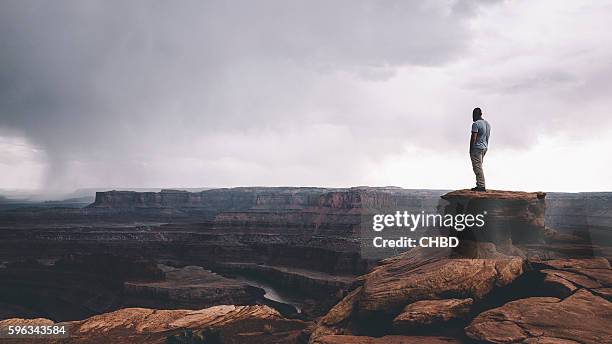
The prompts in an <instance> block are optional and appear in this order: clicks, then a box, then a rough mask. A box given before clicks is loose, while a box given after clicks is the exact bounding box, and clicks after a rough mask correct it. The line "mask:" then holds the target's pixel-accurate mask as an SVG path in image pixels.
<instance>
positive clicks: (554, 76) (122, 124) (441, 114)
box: [0, 0, 612, 189]
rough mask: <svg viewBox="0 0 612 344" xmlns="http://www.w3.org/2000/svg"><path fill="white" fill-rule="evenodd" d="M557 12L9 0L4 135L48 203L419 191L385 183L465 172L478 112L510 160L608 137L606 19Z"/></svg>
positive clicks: (469, 5) (3, 40)
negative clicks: (168, 190)
mask: <svg viewBox="0 0 612 344" xmlns="http://www.w3.org/2000/svg"><path fill="white" fill-rule="evenodd" d="M546 5H547V6H545V7H542V4H534V5H527V4H521V5H514V4H510V3H507V2H498V1H482V2H478V1H425V0H423V1H385V2H378V1H179V2H169V1H128V2H122V1H3V2H2V3H1V4H0V136H1V135H4V136H6V137H17V138H18V139H14V140H13V141H10V142H21V141H19V140H22V139H23V140H25V141H27V142H28V144H30V145H31V147H33V148H32V149H34V150H36V151H37V152H39V153H36V154H34V156H35V157H36V158H37V159H38V158H39V159H40V160H41V166H43V167H44V171H45V173H44V176H45V177H44V180H43V181H42V182H40V186H42V187H44V188H50V189H71V188H76V187H85V186H134V187H138V186H160V187H161V186H229V185H253V184H256V185H338V186H344V185H353V184H375V183H380V182H387V181H388V183H389V184H396V185H404V186H413V187H418V185H414V184H415V183H413V182H410V181H404V180H402V181H394V179H393V178H389V179H388V180H387V179H385V180H381V179H376V178H372V175H373V174H375V173H373V171H372V169H375V168H380V167H381V166H383V165H384V164H385V163H386V161H388V159H396V158H401V157H404V158H410V161H411V163H409V164H408V166H410V165H411V164H412V165H418V164H419V162H418V161H417V160H416V159H413V158H412V157H407V155H409V154H413V155H414V154H417V155H421V156H422V155H425V156H436V157H437V159H438V160H439V161H450V160H448V159H451V158H452V156H453V155H454V154H459V152H464V151H465V149H464V147H463V145H464V144H465V141H466V140H467V139H466V131H467V129H466V128H469V124H470V123H469V121H470V112H471V108H472V107H473V106H477V105H480V106H482V107H483V108H484V109H485V117H486V116H487V115H488V113H489V112H490V113H491V116H492V117H493V116H494V117H493V118H491V117H489V118H490V119H491V121H492V122H493V125H494V134H495V135H496V136H494V137H495V141H494V142H495V144H496V147H498V148H499V149H504V148H508V149H518V150H523V151H529V149H531V148H532V147H533V145H534V143H535V142H538V140H539V139H541V138H542V137H545V136H546V135H549V136H551V135H552V136H555V135H559V134H563V135H566V136H567V137H566V141H564V142H572V140H575V139H576V130H578V132H582V131H584V130H589V131H595V132H601V133H605V131H606V130H607V129H609V128H610V120H609V119H608V116H607V112H606V111H607V107H606V106H607V105H609V103H610V101H608V100H607V99H606V98H607V97H606V92H604V90H607V91H609V90H610V81H609V80H610V79H609V78H607V77H605V76H610V75H611V74H612V71H611V70H610V67H609V66H610V63H609V62H610V56H611V55H610V53H611V52H612V48H607V46H608V47H611V46H612V45H609V44H608V45H607V46H606V44H604V42H602V41H601V40H605V41H609V38H607V34H606V33H605V32H604V30H603V29H602V28H598V25H603V23H604V22H605V20H606V19H609V18H608V17H609V16H608V17H607V16H606V15H609V14H610V13H611V12H610V7H609V6H607V5H606V4H605V3H602V4H601V5H596V4H592V5H589V6H574V7H572V8H564V7H563V6H559V5H555V3H554V2H551V3H548V4H546ZM527 11H531V12H527ZM533 13H535V14H539V15H541V16H542V17H540V18H534V17H532V16H533V15H535V14H533ZM580 24H585V25H588V26H587V27H582V28H580V29H577V30H570V29H568V28H567V25H570V26H571V25H580ZM585 113H589V118H590V119H591V120H595V121H596V122H597V123H595V124H594V123H592V122H591V121H582V120H577V119H579V118H581V117H582V116H584V114H585ZM7 140H8V139H7ZM15 140H17V141H15ZM7 142H8V141H7ZM13 151H14V150H13ZM415 152H417V153H415ZM11 154H12V156H13V159H14V155H15V153H11ZM5 165H6V164H5ZM7 168H8V167H7ZM421 168H422V167H421ZM432 168H438V167H432ZM468 172H469V171H468ZM422 173H426V174H427V172H425V171H423V172H422ZM449 183H450V184H453V182H452V181H451V182H449ZM435 185H439V186H440V187H444V186H445V185H447V184H445V183H444V182H443V181H441V182H440V183H438V184H435ZM435 185H434V186H435ZM2 186H3V187H6V185H2Z"/></svg>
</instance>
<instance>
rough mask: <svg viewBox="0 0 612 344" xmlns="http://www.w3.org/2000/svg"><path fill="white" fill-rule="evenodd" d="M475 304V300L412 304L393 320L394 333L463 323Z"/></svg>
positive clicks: (427, 301)
mask: <svg viewBox="0 0 612 344" xmlns="http://www.w3.org/2000/svg"><path fill="white" fill-rule="evenodd" d="M473 303H474V300H472V299H469V298H468V299H444V300H423V301H417V302H413V303H410V304H408V305H407V306H406V307H404V309H403V310H402V312H401V313H400V314H399V315H398V316H396V317H395V319H393V331H394V332H396V333H410V332H411V331H414V330H415V329H424V328H426V327H431V326H447V325H448V324H449V323H453V322H459V323H462V322H463V321H466V320H467V319H468V317H469V314H470V308H471V306H472V304H473ZM436 330H439V328H437V329H436Z"/></svg>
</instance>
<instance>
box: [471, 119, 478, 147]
mask: <svg viewBox="0 0 612 344" xmlns="http://www.w3.org/2000/svg"><path fill="white" fill-rule="evenodd" d="M477 136H478V124H476V122H474V123H472V136H470V151H471V150H472V147H474V145H475V144H476V137H477Z"/></svg>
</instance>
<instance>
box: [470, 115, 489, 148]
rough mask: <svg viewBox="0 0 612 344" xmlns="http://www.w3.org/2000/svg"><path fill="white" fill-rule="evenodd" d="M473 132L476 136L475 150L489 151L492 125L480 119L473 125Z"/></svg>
mask: <svg viewBox="0 0 612 344" xmlns="http://www.w3.org/2000/svg"><path fill="white" fill-rule="evenodd" d="M472 132H473V133H478V134H477V135H476V143H474V147H473V148H478V149H487V148H488V147H489V134H491V125H490V124H489V122H487V121H485V120H484V119H479V120H477V121H476V122H474V123H472Z"/></svg>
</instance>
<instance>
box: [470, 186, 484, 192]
mask: <svg viewBox="0 0 612 344" xmlns="http://www.w3.org/2000/svg"><path fill="white" fill-rule="evenodd" d="M471 190H472V191H478V192H485V191H487V189H485V188H483V187H482V186H477V187H475V188H472V189H471Z"/></svg>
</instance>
